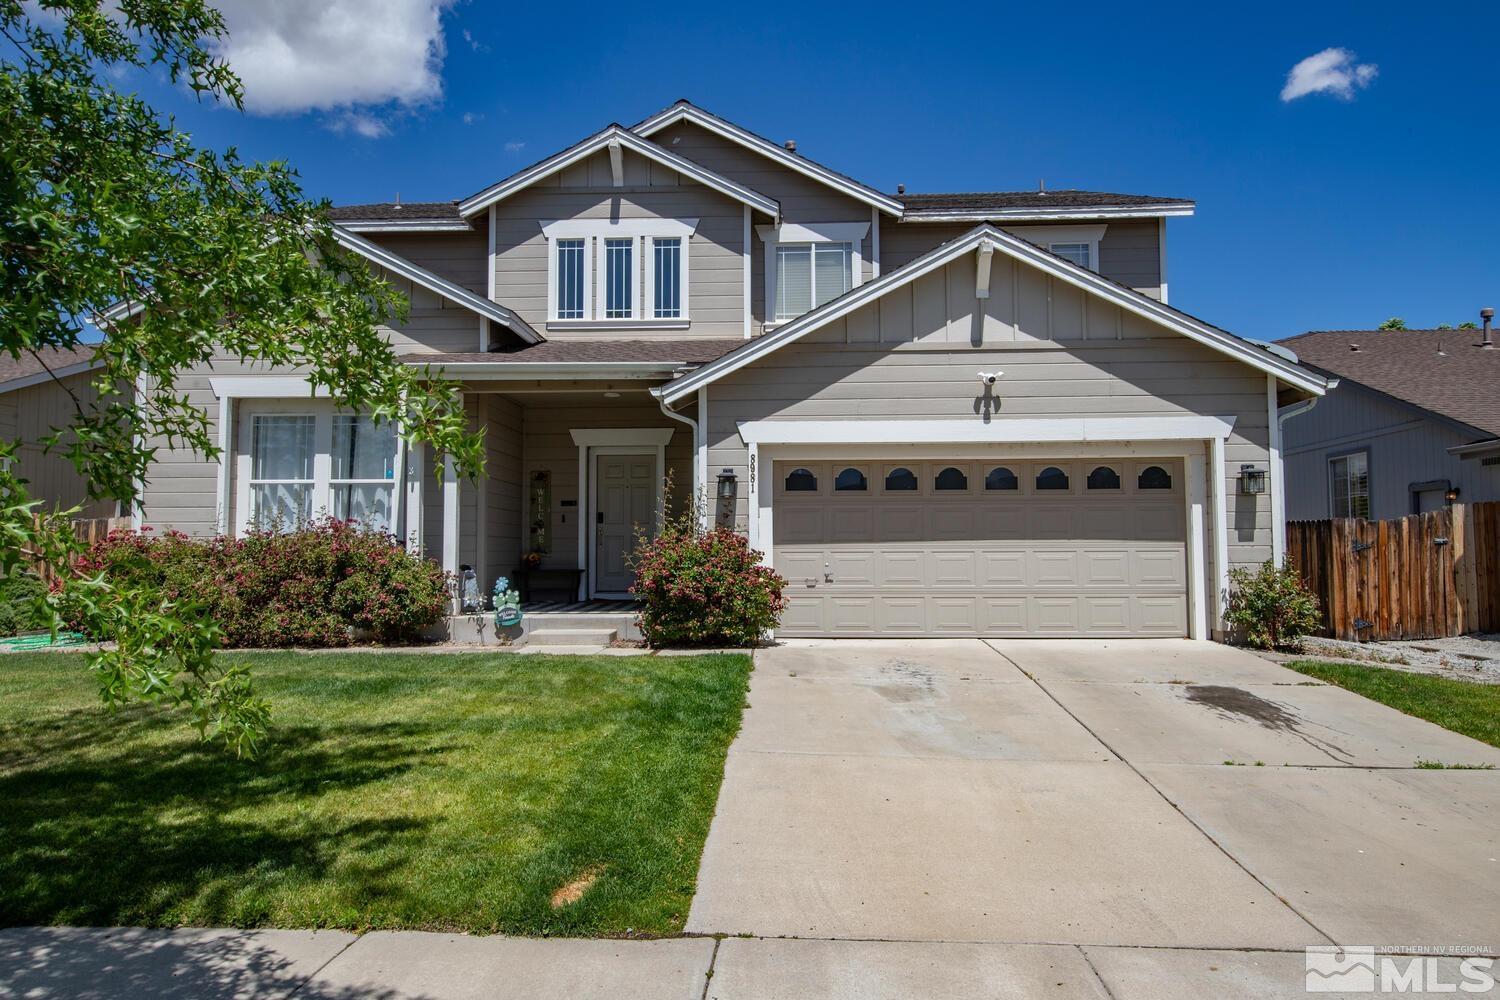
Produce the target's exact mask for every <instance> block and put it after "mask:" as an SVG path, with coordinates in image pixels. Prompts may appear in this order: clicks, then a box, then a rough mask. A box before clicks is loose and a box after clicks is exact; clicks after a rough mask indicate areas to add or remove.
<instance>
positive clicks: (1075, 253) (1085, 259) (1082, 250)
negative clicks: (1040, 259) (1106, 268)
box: [1049, 243, 1094, 270]
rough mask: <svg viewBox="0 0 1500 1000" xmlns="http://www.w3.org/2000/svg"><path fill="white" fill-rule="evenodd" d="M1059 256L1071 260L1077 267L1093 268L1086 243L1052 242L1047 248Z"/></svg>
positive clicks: (1091, 257) (1091, 256)
mask: <svg viewBox="0 0 1500 1000" xmlns="http://www.w3.org/2000/svg"><path fill="white" fill-rule="evenodd" d="M1049 249H1050V250H1051V251H1052V252H1053V253H1055V254H1057V255H1058V256H1059V257H1063V258H1065V259H1067V260H1071V261H1072V262H1073V263H1075V264H1077V265H1078V266H1079V267H1083V268H1089V269H1090V270H1092V269H1093V266H1094V265H1093V255H1092V254H1090V253H1089V250H1090V247H1089V245H1088V244H1087V243H1054V244H1052V245H1051V247H1050V248H1049Z"/></svg>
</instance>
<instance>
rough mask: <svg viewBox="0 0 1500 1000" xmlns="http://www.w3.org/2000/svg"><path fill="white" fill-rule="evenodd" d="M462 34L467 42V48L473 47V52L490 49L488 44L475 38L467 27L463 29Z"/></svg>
mask: <svg viewBox="0 0 1500 1000" xmlns="http://www.w3.org/2000/svg"><path fill="white" fill-rule="evenodd" d="M463 36H464V41H466V42H468V43H469V48H471V49H473V50H474V51H475V52H488V51H489V50H490V47H489V46H488V45H485V44H484V43H483V42H481V41H480V40H479V39H477V38H475V37H474V32H472V31H470V30H469V29H468V28H465V29H464V31H463Z"/></svg>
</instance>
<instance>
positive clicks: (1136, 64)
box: [137, 0, 1500, 339]
mask: <svg viewBox="0 0 1500 1000" xmlns="http://www.w3.org/2000/svg"><path fill="white" fill-rule="evenodd" d="M224 3H225V4H226V6H227V7H228V8H229V10H228V11H227V13H228V14H229V16H230V22H231V25H233V26H235V28H236V34H235V38H234V39H233V40H232V42H231V49H230V52H229V55H230V58H231V62H232V63H234V64H235V65H236V67H237V68H240V69H241V70H242V72H243V74H244V76H245V77H246V81H247V90H248V95H249V99H250V105H251V108H252V109H253V110H252V113H250V114H244V115H242V114H239V113H236V112H233V111H230V110H223V109H213V108H204V107H200V106H197V105H196V104H195V103H194V102H193V101H192V100H191V99H189V98H187V97H185V96H184V95H182V94H180V93H177V92H174V91H171V90H168V89H165V88H161V87H158V86H154V85H150V84H147V85H145V86H144V87H143V89H144V90H145V91H146V92H148V93H149V94H150V95H151V96H152V98H153V100H155V101H156V102H157V103H158V105H159V106H161V107H163V108H164V109H168V110H171V111H173V112H174V113H176V114H177V115H178V118H179V121H180V122H181V123H182V124H183V126H184V127H186V128H188V129H189V130H191V131H193V132H194V133H195V135H196V136H197V137H198V139H199V141H200V142H203V143H206V144H210V145H214V146H224V145H228V144H234V145H238V146H239V147H240V148H241V150H242V152H244V153H245V154H247V155H249V156H253V157H257V158H286V159H288V160H290V161H292V162H293V163H294V164H295V165H296V166H297V167H298V168H299V169H300V171H301V173H302V175H303V177H304V180H305V183H306V187H307V189H308V191H309V192H310V193H312V194H315V195H319V196H326V197H328V198H331V199H333V200H334V201H335V202H337V203H350V202H360V201H384V200H390V199H391V198H392V197H394V195H395V194H396V192H398V191H399V192H400V194H401V197H402V199H403V200H408V201H418V200H429V199H430V200H439V199H448V198H456V197H462V196H464V195H467V194H470V193H472V192H473V191H475V190H477V189H479V188H481V187H483V186H485V185H486V184H488V183H490V182H492V181H494V180H496V179H498V178H500V177H503V176H505V175H506V174H509V173H511V172H513V171H514V170H516V169H517V168H519V167H521V166H524V165H526V164H528V163H531V162H533V161H535V160H537V159H540V158H541V157H543V156H545V155H547V154H549V153H551V152H554V151H556V150H557V149H559V148H561V147H564V146H566V145H569V144H571V143H572V142H574V141H576V140H577V139H579V138H581V137H582V136H584V135H586V134H588V133H590V132H593V131H595V130H597V129H598V128H600V127H602V126H604V125H606V124H608V123H609V122H611V121H619V122H621V123H623V124H630V123H632V122H634V121H637V120H639V119H640V118H643V117H645V116H646V115H648V114H649V113H651V112H653V111H656V110H657V109H659V108H661V107H664V106H666V105H667V104H670V103H671V102H672V101H673V100H675V99H677V98H679V97H688V98H690V99H691V100H693V101H695V102H697V103H698V104H700V105H703V106H705V107H707V108H709V109H710V110H713V111H715V112H717V113H719V114H721V115H724V116H725V117H728V118H730V119H733V120H735V121H737V122H739V123H741V124H743V125H745V126H747V127H749V128H751V129H753V130H755V131H758V132H761V133H762V134H765V135H767V136H769V137H771V138H773V139H777V140H784V139H788V138H795V139H796V140H797V141H798V144H799V147H800V150H801V151H802V152H803V153H804V154H805V155H807V156H810V157H812V158H814V159H817V160H820V161H822V162H824V163H826V164H828V165H830V166H832V167H835V168H837V169H840V170H843V171H845V172H848V173H851V174H853V175H855V176H857V177H858V178H860V179H861V180H863V181H865V182H866V183H869V184H872V185H874V186H876V187H878V188H881V189H883V190H887V191H893V190H894V189H895V187H896V185H897V184H898V183H904V184H906V186H907V190H909V191H943V190H949V191H959V190H1015V189H1029V188H1033V187H1035V185H1036V184H1037V182H1038V179H1040V178H1045V180H1046V183H1047V186H1048V187H1054V188H1061V187H1081V188H1091V189H1097V190H1106V191H1125V192H1138V193H1145V194H1161V195H1171V196H1181V197H1188V198H1193V199H1196V200H1197V202H1198V214H1197V215H1196V216H1195V217H1193V218H1190V219H1178V220H1173V221H1172V222H1170V223H1169V226H1168V233H1169V245H1168V248H1169V265H1170V274H1169V279H1170V283H1171V294H1172V303H1173V304H1174V305H1176V306H1178V307H1180V308H1183V309H1186V310H1188V311H1189V312H1192V313H1194V314H1197V315H1199V316H1202V317H1203V318H1205V319H1208V320H1210V321H1211V322H1214V323H1216V324H1218V325H1220V326H1224V327H1226V328H1228V329H1231V330H1234V331H1236V332H1238V333H1240V334H1242V335H1245V336H1250V337H1256V338H1263V339H1276V338H1280V337H1284V336H1289V335H1291V334H1294V333H1298V332H1301V331H1303V330H1307V329H1320V328H1331V327H1370V326H1374V325H1375V324H1377V323H1379V322H1380V321H1381V320H1383V319H1385V318H1386V317H1388V316H1394V315H1399V316H1403V317H1405V318H1406V320H1407V322H1408V324H1409V325H1412V326H1430V325H1435V324H1438V323H1441V322H1447V323H1453V324H1457V323H1459V322H1462V321H1464V320H1472V319H1475V318H1477V312H1478V309H1479V307H1480V306H1482V305H1491V304H1496V302H1497V300H1500V254H1497V253H1496V252H1495V250H1494V248H1495V245H1496V241H1495V232H1494V231H1495V226H1496V222H1497V219H1500V171H1497V169H1496V167H1495V164H1496V161H1497V155H1496V152H1495V149H1494V143H1495V142H1496V141H1497V139H1500V136H1497V135H1496V124H1497V121H1500V114H1497V112H1500V47H1497V45H1496V42H1495V39H1496V38H1497V37H1500V11H1497V9H1496V8H1497V5H1494V4H1478V3H1474V4H1469V5H1464V6H1461V5H1445V4H1426V5H1412V4H1407V5H1401V6H1394V5H1392V6H1383V5H1377V4H1358V5H1355V4H1347V5H1346V4H1337V5H1334V4H1326V5H1325V4H1311V3H1304V4H1299V5H1296V6H1285V7H1281V8H1276V7H1271V6H1266V5H1239V6H1238V7H1237V8H1231V7H1229V6H1228V5H1206V4H1201V3H1196V4H1192V5H1184V6H1181V7H1178V8H1176V9H1173V8H1170V7H1156V8H1146V7H1135V8H1122V7H1120V6H1119V5H1117V4H1110V5H1091V4H1087V3H1071V2H1070V3H1068V4H1017V5H999V4H988V5H980V4H973V5H970V4H965V5H953V6H944V5H939V4H935V3H920V4H917V3H907V4H902V5H900V6H899V7H891V8H881V7H872V6H866V7H863V8H853V7H849V6H847V5H837V6H834V5H814V4H808V3H805V2H804V3H797V4H785V5H778V4H767V3H759V4H754V5H750V6H748V7H746V6H743V5H740V6H738V7H737V8H736V7H731V6H730V5H724V4H712V5H703V6H700V7H697V8H694V9H693V11H692V14H691V16H689V15H687V14H686V13H684V9H681V8H675V7H674V6H673V5H656V4H608V5H601V6H600V7H598V8H595V7H592V6H579V5H576V4H571V5H562V4H558V5H552V4H505V5H503V6H502V5H495V4H487V3H483V2H480V0H473V2H468V3H453V4H448V5H443V4H435V3H434V2H433V0H298V2H296V3H292V2H290V0H276V2H267V0H224ZM345 7H347V8H348V9H349V10H350V11H352V12H355V13H353V15H352V17H350V18H341V16H340V15H341V9H342V8H345ZM1214 7H1217V8H1218V9H1213V8H1214ZM736 9H738V10H739V11H742V12H744V13H743V14H736V13H735V10H736ZM856 11H858V12H859V13H858V15H857V16H855V17H853V18H851V17H850V16H849V15H850V14H851V13H855V12H856ZM1329 48H1338V49H1343V50H1347V51H1348V52H1349V53H1351V54H1352V58H1351V59H1350V60H1349V61H1347V62H1346V63H1340V64H1339V65H1336V66H1335V67H1334V71H1335V74H1337V73H1340V72H1342V73H1344V74H1347V76H1346V77H1345V78H1344V79H1345V82H1346V83H1347V87H1348V92H1347V93H1346V94H1344V95H1342V96H1340V95H1339V94H1338V93H1336V92H1331V91H1328V90H1324V91H1319V92H1313V93H1310V94H1307V95H1306V96H1301V97H1297V98H1295V99H1292V100H1283V99H1282V96H1281V95H1282V91H1283V87H1284V86H1285V85H1286V84H1287V81H1288V74H1289V72H1290V71H1291V70H1292V68H1293V66H1295V65H1296V64H1298V63H1299V62H1300V61H1301V60H1303V59H1305V58H1307V57H1310V56H1313V55H1314V54H1316V53H1319V52H1323V51H1325V50H1327V49H1329ZM236 60H238V61H236ZM1334 61H1335V62H1336V63H1337V62H1339V61H1338V60H1337V59H1335V60H1334ZM1361 66H1367V67H1372V68H1370V69H1365V70H1360V69H1358V67H1361ZM1319 79H1320V80H1322V82H1324V83H1328V82H1329V78H1328V77H1327V76H1326V75H1325V76H1324V77H1320V78H1318V79H1315V80H1314V81H1313V82H1318V80H1319ZM137 82H139V81H137ZM1332 82H1333V83H1334V84H1337V83H1338V82H1339V78H1338V77H1337V76H1336V75H1335V77H1333V78H1332Z"/></svg>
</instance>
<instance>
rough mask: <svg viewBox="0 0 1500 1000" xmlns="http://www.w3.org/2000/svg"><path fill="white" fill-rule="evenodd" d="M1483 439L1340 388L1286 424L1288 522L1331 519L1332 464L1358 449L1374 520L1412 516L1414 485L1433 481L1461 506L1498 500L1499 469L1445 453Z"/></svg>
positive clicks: (1347, 386) (1347, 385) (1370, 394)
mask: <svg viewBox="0 0 1500 1000" xmlns="http://www.w3.org/2000/svg"><path fill="white" fill-rule="evenodd" d="M1293 346H1294V347H1295V345H1293ZM1481 437H1482V435H1480V434H1478V433H1474V432H1470V433H1464V432H1463V431H1461V430H1459V429H1457V428H1455V427H1454V426H1453V425H1452V424H1449V423H1447V422H1445V421H1442V420H1439V419H1437V418H1435V417H1432V416H1429V415H1426V414H1424V413H1422V412H1421V411H1420V410H1418V409H1417V408H1415V407H1412V406H1406V405H1403V404H1401V403H1399V402H1397V401H1395V400H1392V399H1389V398H1387V397H1385V396H1382V395H1380V394H1379V393H1376V392H1374V391H1372V390H1370V389H1366V388H1365V387H1364V386H1361V385H1359V384H1357V383H1354V382H1348V381H1345V382H1341V383H1340V384H1339V385H1338V386H1337V387H1336V388H1335V389H1333V390H1332V391H1331V392H1329V393H1328V395H1327V396H1326V397H1324V398H1323V399H1321V400H1319V401H1318V405H1317V406H1315V407H1313V409H1311V410H1309V411H1308V412H1306V413H1303V414H1301V415H1300V416H1296V417H1293V418H1292V419H1290V420H1288V421H1287V422H1286V424H1285V430H1284V432H1283V439H1282V444H1283V447H1284V449H1285V452H1286V456H1285V457H1286V484H1287V490H1286V515H1287V519H1288V520H1292V521H1308V520H1321V519H1323V518H1326V517H1329V516H1330V515H1331V514H1332V513H1333V512H1332V510H1330V509H1329V503H1330V495H1329V494H1330V489H1329V478H1328V461H1329V459H1330V458H1334V457H1336V456H1339V455H1346V454H1348V453H1350V452H1353V451H1366V452H1368V453H1369V458H1370V465H1369V471H1370V519H1371V520H1377V521H1378V520H1384V519H1388V518H1393V517H1405V516H1406V515H1407V514H1411V513H1413V511H1412V497H1411V487H1412V486H1413V485H1414V484H1416V483H1425V482H1429V481H1431V480H1436V479H1446V480H1448V481H1449V482H1450V483H1451V484H1452V485H1454V486H1457V487H1458V489H1459V497H1460V498H1461V499H1462V500H1463V501H1464V502H1480V501H1489V500H1500V466H1497V465H1491V466H1486V465H1484V464H1483V463H1482V462H1481V461H1480V460H1479V459H1478V458H1468V459H1464V458H1460V457H1459V456H1457V455H1450V454H1448V449H1449V448H1452V447H1455V446H1456V445H1462V444H1468V443H1470V442H1472V441H1475V440H1478V439H1480V438H1481Z"/></svg>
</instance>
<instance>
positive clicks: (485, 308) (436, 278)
mask: <svg viewBox="0 0 1500 1000" xmlns="http://www.w3.org/2000/svg"><path fill="white" fill-rule="evenodd" d="M333 238H334V239H335V240H337V241H338V244H339V245H340V246H342V247H343V248H344V249H346V250H351V251H353V252H354V253H357V254H359V255H360V256H361V257H364V258H365V259H367V260H369V261H372V262H374V263H376V264H379V265H380V266H381V267H383V268H385V269H387V270H389V271H393V272H395V273H396V274H399V275H401V277H403V278H406V279H408V280H410V281H413V282H415V283H416V284H418V285H421V286H422V287H423V288H425V289H427V290H428V291H429V292H433V293H435V294H437V295H441V296H442V297H443V298H445V299H447V300H448V301H449V302H452V303H453V304H455V305H460V306H463V307H465V308H466V309H471V310H473V311H474V312H476V313H478V314H479V315H481V316H483V317H485V318H486V319H488V320H490V321H492V322H495V323H499V324H500V325H501V326H504V327H507V328H509V329H510V330H511V331H512V332H513V333H514V334H515V335H516V336H518V337H520V338H521V339H522V340H524V341H526V342H527V343H528V344H535V343H538V342H540V341H543V340H546V339H547V338H546V337H544V336H542V335H541V334H540V333H537V332H536V331H535V330H533V329H532V328H531V326H530V325H529V324H528V323H527V322H526V321H525V320H524V319H522V318H521V317H520V316H519V315H517V314H516V312H515V311H514V310H511V309H507V308H505V307H504V306H502V305H500V303H498V302H491V301H490V300H489V299H486V298H484V297H482V296H479V295H475V294H474V293H473V292H471V291H469V290H468V289H467V288H464V287H463V286H462V285H456V284H454V283H453V282H451V281H449V280H448V279H447V278H444V277H442V276H440V275H437V274H433V273H432V272H431V271H429V270H427V269H426V268H425V267H421V266H419V265H417V264H413V263H412V262H411V261H409V260H407V259H406V258H405V257H402V256H401V255H399V254H394V253H391V252H390V251H389V250H387V249H386V248H385V247H383V246H380V245H378V244H375V243H371V242H370V241H369V240H367V239H365V238H364V237H363V236H358V235H356V234H354V233H351V232H349V231H348V230H347V229H343V228H340V227H339V226H334V227H333Z"/></svg>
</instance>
